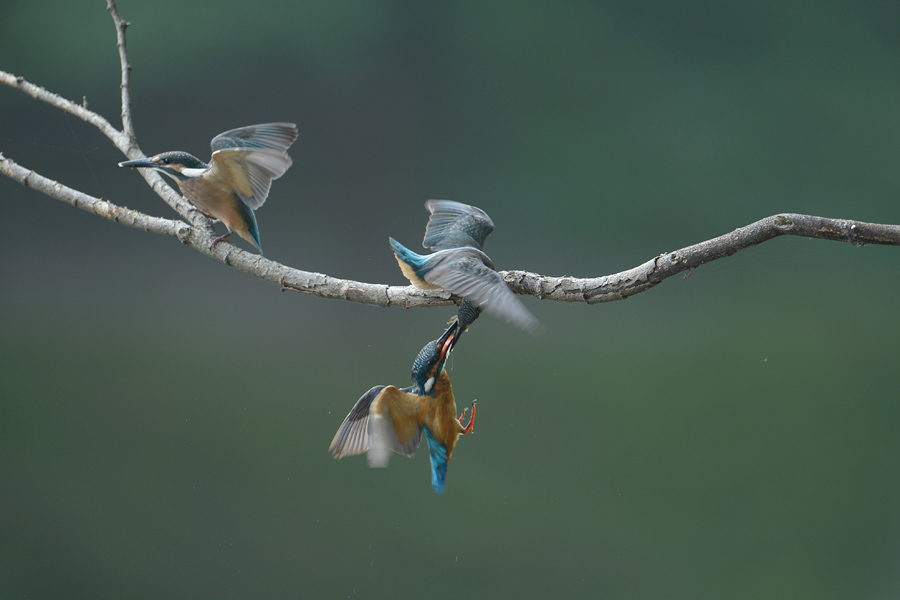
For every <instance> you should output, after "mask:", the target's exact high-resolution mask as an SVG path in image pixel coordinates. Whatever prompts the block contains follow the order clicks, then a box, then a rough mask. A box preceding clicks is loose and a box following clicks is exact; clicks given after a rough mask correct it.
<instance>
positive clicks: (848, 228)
mask: <svg viewBox="0 0 900 600" xmlns="http://www.w3.org/2000/svg"><path fill="white" fill-rule="evenodd" d="M107 8H108V10H109V12H110V14H111V15H112V18H113V22H114V24H115V26H116V37H117V45H118V48H119V60H120V62H121V67H122V84H121V87H122V126H123V131H118V130H117V129H116V128H115V127H113V126H112V125H111V124H110V123H109V122H108V121H107V120H106V119H104V118H103V117H102V116H100V115H98V114H97V113H94V112H92V111H90V110H88V109H87V108H86V107H85V106H82V105H78V104H75V103H74V102H71V101H70V100H67V99H65V98H63V97H61V96H59V95H57V94H54V93H52V92H49V91H47V90H46V89H44V88H42V87H40V86H38V85H35V84H32V83H29V82H28V81H26V80H25V79H24V78H23V77H17V76H14V75H12V74H11V73H7V72H5V71H0V83H4V84H6V85H8V86H10V87H13V88H16V89H19V90H21V91H23V92H25V93H26V94H28V95H30V96H32V97H33V98H35V99H37V100H41V101H43V102H47V103H49V104H51V105H53V106H56V107H57V108H60V109H62V110H64V111H66V112H68V113H70V114H72V115H75V116H76V117H78V118H79V119H82V120H83V121H85V122H86V123H90V124H91V125H93V126H95V127H97V129H99V130H100V131H101V132H102V133H103V134H104V135H105V136H106V137H107V138H109V139H110V140H111V141H112V143H113V144H114V145H115V146H116V147H117V148H118V149H119V150H121V151H122V153H123V154H125V155H126V156H127V157H128V158H130V159H134V158H143V157H144V154H143V153H142V152H141V150H140V148H139V147H138V144H137V140H136V136H135V133H134V125H133V122H132V119H131V96H130V73H131V66H130V63H129V60H128V51H127V47H126V44H125V29H126V28H127V27H128V23H127V22H126V21H124V20H123V19H122V18H121V16H120V15H119V11H118V8H117V7H116V3H115V1H114V0H107ZM0 173H2V174H4V175H6V176H7V177H9V178H11V179H13V180H14V181H18V182H19V183H21V184H22V185H24V186H26V187H30V188H33V189H35V190H37V191H39V192H41V193H43V194H45V195H47V196H50V197H51V198H55V199H57V200H60V201H62V202H66V203H67V204H71V205H72V206H75V207H77V208H80V209H82V210H86V211H89V212H92V213H94V214H96V215H98V216H101V217H103V218H105V219H108V220H110V221H115V222H117V223H122V224H124V225H127V226H129V227H134V228H136V229H141V230H143V231H147V232H150V233H157V234H160V235H167V236H172V237H176V238H178V239H179V240H180V241H181V242H182V243H183V244H185V245H188V246H191V247H192V248H194V249H195V250H197V251H199V252H201V253H203V254H205V255H207V256H209V257H211V258H215V259H217V260H219V261H221V262H223V263H225V264H227V265H229V266H231V267H234V268H236V269H239V270H241V271H244V272H245V273H249V274H250V275H253V276H254V277H258V278H260V279H263V280H265V281H269V282H272V283H275V284H278V285H279V286H281V288H282V289H283V290H291V291H296V292H300V293H303V294H310V295H314V296H320V297H322V298H333V299H338V300H349V301H351V302H360V303H363V304H374V305H377V306H403V307H405V308H413V307H420V306H445V305H448V304H452V303H454V301H455V300H458V299H456V298H454V297H453V296H452V295H451V294H450V293H449V292H446V291H442V290H437V291H434V290H429V291H425V290H420V289H418V288H415V287H412V286H406V287H402V286H389V285H384V284H375V283H363V282H359V281H352V280H348V279H339V278H335V277H330V276H329V275H324V274H321V273H313V272H308V271H301V270H299V269H294V268H291V267H288V266H286V265H283V264H281V263H277V262H275V261H272V260H269V259H266V258H263V257H262V256H259V255H257V254H252V253H250V252H247V251H245V250H242V249H240V248H238V247H237V246H232V245H231V244H227V243H219V244H213V240H214V237H215V233H214V230H213V228H212V225H211V223H210V221H209V220H208V219H206V218H204V217H202V216H200V215H199V213H196V212H191V205H190V204H189V203H188V202H187V201H185V200H184V199H183V198H182V197H181V196H180V195H179V194H178V193H176V192H175V191H174V190H173V189H172V188H171V187H170V186H169V185H167V184H166V183H165V182H164V181H163V179H162V176H160V175H159V174H158V173H156V172H155V171H153V170H150V169H146V170H141V175H143V177H144V179H146V180H147V183H148V184H149V185H150V188H151V189H152V190H153V191H154V192H156V194H157V195H158V196H159V197H160V198H162V199H163V200H164V201H165V202H166V203H167V204H169V206H171V207H172V208H173V209H174V210H175V211H176V212H178V213H179V214H180V215H181V216H182V217H183V218H184V219H185V220H186V221H188V222H189V223H190V224H189V223H186V222H184V221H178V220H170V219H163V218H160V217H154V216H151V215H147V214H145V213H142V212H139V211H136V210H132V209H129V208H124V207H121V206H118V205H116V204H113V203H112V202H109V201H106V200H102V199H100V198H94V197H92V196H89V195H87V194H84V193H83V192H80V191H78V190H75V189H72V188H69V187H67V186H65V185H62V184H61V183H58V182H56V181H53V180H51V179H48V178H46V177H43V176H41V175H39V174H37V173H35V172H34V171H31V170H29V169H27V168H25V167H22V166H20V165H18V164H16V163H15V162H14V161H13V160H11V159H9V158H7V157H5V156H3V154H2V153H0ZM782 235H797V236H803V237H809V238H817V239H825V240H834V241H843V242H850V243H851V244H854V245H866V244H884V245H893V246H900V225H880V224H877V223H864V222H861V221H850V220H845V219H828V218H825V217H815V216H809V215H800V214H792V213H784V214H779V215H774V216H771V217H767V218H765V219H762V220H760V221H757V222H755V223H751V224H750V225H747V226H745V227H741V228H739V229H735V230H734V231H732V232H731V233H727V234H725V235H722V236H719V237H717V238H713V239H711V240H707V241H705V242H700V243H699V244H694V245H692V246H688V247H686V248H682V249H680V250H675V251H673V252H666V253H663V254H660V255H659V256H656V257H655V258H652V259H650V260H648V261H646V262H645V263H643V264H641V265H639V266H637V267H634V268H633V269H629V270H627V271H622V272H621V273H615V274H612V275H606V276H603V277H595V278H576V277H548V276H544V275H538V274H537V273H530V272H527V271H500V274H501V275H502V276H503V278H504V279H505V281H506V282H507V284H508V285H509V286H510V288H511V289H512V290H513V291H514V292H516V293H517V294H522V295H526V296H536V297H538V298H541V299H543V300H557V301H562V302H586V303H588V304H595V303H598V302H610V301H613V300H622V299H624V298H628V297H629V296H633V295H634V294H637V293H640V292H643V291H645V290H648V289H650V288H652V287H654V286H655V285H657V284H658V283H659V282H661V281H663V280H664V279H667V278H668V277H672V276H673V275H677V274H678V273H681V272H683V271H686V270H688V269H693V268H696V267H699V266H700V265H703V264H706V263H708V262H711V261H713V260H716V259H719V258H724V257H727V256H731V255H732V254H734V253H735V252H738V251H740V250H743V249H744V248H749V247H750V246H755V245H756V244H761V243H763V242H765V241H767V240H771V239H772V238H776V237H779V236H782Z"/></svg>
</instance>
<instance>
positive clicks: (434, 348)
mask: <svg viewBox="0 0 900 600" xmlns="http://www.w3.org/2000/svg"><path fill="white" fill-rule="evenodd" d="M455 331H456V329H455V328H454V327H453V326H451V327H449V328H448V329H447V331H445V332H444V333H443V335H441V337H439V338H438V339H436V340H433V341H431V342H428V343H427V344H425V347H424V348H422V349H421V350H420V351H419V355H418V356H417V357H416V362H414V363H413V369H412V378H413V387H414V388H415V393H417V394H419V395H420V396H431V395H433V394H434V384H435V382H436V381H437V380H438V377H440V376H441V371H442V370H443V369H444V362H445V361H446V360H447V357H448V356H450V351H451V350H453V346H454V345H455V344H456V339H457V338H456V337H455V336H454V335H453V334H454V333H455Z"/></svg>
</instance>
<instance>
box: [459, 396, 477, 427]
mask: <svg viewBox="0 0 900 600" xmlns="http://www.w3.org/2000/svg"><path fill="white" fill-rule="evenodd" d="M466 410H468V409H466V408H464V409H463V411H462V414H461V415H459V424H460V425H462V422H463V418H464V417H465V416H466ZM473 427H475V400H472V414H471V415H470V416H469V424H468V425H465V426H463V434H466V433H472V429H473Z"/></svg>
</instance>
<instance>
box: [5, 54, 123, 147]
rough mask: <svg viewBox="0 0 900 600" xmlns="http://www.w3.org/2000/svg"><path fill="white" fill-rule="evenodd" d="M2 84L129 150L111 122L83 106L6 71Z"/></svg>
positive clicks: (119, 132)
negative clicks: (83, 124)
mask: <svg viewBox="0 0 900 600" xmlns="http://www.w3.org/2000/svg"><path fill="white" fill-rule="evenodd" d="M0 83H4V84H6V85H8V86H9V87H12V88H16V89H17V90H21V91H23V92H25V93H26V94H28V95H29V96H31V97H32V98H35V99H36V100H40V101H42V102H46V103H47V104H50V105H52V106H55V107H57V108H60V109H62V110H64V111H65V112H67V113H69V114H72V115H75V116H76V117H78V118H79V119H81V120H82V121H84V122H85V123H90V124H91V125H93V126H94V127H96V128H97V129H99V130H100V132H101V133H102V134H103V135H105V136H106V137H108V138H109V140H110V141H111V142H112V143H113V144H114V145H115V146H116V148H118V149H119V150H121V151H122V152H126V151H127V150H128V138H127V137H126V136H125V135H123V134H122V132H121V131H119V130H118V129H116V128H115V127H113V126H112V124H111V123H110V122H109V121H107V120H106V119H104V118H103V117H101V116H100V115H98V114H97V113H95V112H93V111H91V110H88V109H87V108H85V107H84V106H82V105H81V104H75V103H74V102H72V101H71V100H67V99H65V98H63V97H62V96H60V95H58V94H54V93H53V92H50V91H47V90H46V89H44V88H42V87H41V86H39V85H35V84H33V83H29V82H28V81H26V80H25V78H24V77H19V76H16V75H13V74H12V73H8V72H6V71H0Z"/></svg>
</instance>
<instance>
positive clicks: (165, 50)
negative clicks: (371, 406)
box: [0, 0, 900, 600]
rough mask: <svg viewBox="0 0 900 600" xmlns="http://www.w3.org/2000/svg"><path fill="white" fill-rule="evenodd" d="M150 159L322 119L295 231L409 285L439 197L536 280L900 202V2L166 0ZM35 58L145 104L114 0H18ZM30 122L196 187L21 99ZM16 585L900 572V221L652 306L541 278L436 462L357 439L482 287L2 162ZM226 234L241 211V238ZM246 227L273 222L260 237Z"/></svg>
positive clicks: (897, 577)
mask: <svg viewBox="0 0 900 600" xmlns="http://www.w3.org/2000/svg"><path fill="white" fill-rule="evenodd" d="M120 10H121V12H122V15H123V17H124V18H125V19H127V20H128V21H131V23H132V26H131V27H130V28H129V29H128V41H129V47H130V51H131V60H132V65H133V94H134V119H135V123H136V127H137V132H138V136H139V139H140V142H141V146H142V148H143V149H144V151H145V152H147V153H148V154H153V153H156V152H161V151H163V150H175V149H181V150H186V151H189V152H192V153H195V154H197V155H198V156H200V157H201V158H204V159H205V158H207V157H208V156H209V154H208V143H209V140H210V139H211V138H212V137H213V136H214V135H216V134H217V133H219V132H221V131H224V130H226V129H230V128H233V127H238V126H242V125H248V124H252V123H257V122H264V121H280V120H288V121H295V122H297V124H298V126H299V129H300V132H301V133H300V139H299V140H298V142H297V143H296V144H295V145H294V147H293V148H292V150H291V155H292V156H293V158H294V166H293V167H292V168H291V170H290V171H288V173H287V174H286V175H285V176H284V177H283V178H282V179H281V180H279V181H277V182H276V183H275V184H274V186H273V189H272V194H271V196H270V199H269V202H268V203H267V204H266V205H265V206H264V207H263V208H262V209H261V210H260V211H259V212H258V219H259V223H260V229H261V232H262V242H263V246H264V248H265V249H266V256H267V257H269V258H272V259H274V260H277V261H280V262H283V263H286V264H288V265H291V266H294V267H297V268H300V269H305V270H310V271H319V272H323V273H328V274H330V275H333V276H337V277H345V278H351V279H357V280H362V281H368V282H380V283H390V284H396V285H401V284H404V283H405V280H404V279H403V278H402V276H401V274H400V272H399V270H398V269H397V266H396V263H395V261H394V259H393V257H392V255H391V253H390V250H389V247H388V244H387V237H388V236H389V235H390V236H394V237H396V238H397V239H399V240H401V241H402V242H403V243H405V244H407V245H409V246H410V247H415V246H417V245H418V244H419V243H420V240H421V237H422V233H423V231H424V225H425V221H426V217H427V213H426V211H425V210H424V208H423V206H422V203H423V201H424V200H426V199H427V198H451V199H455V200H459V201H463V202H467V203H471V204H475V205H478V206H481V207H482V208H484V209H485V210H486V211H487V212H488V213H489V214H490V215H491V217H492V218H493V220H494V221H495V223H496V225H497V229H496V231H495V233H494V234H493V236H492V237H491V238H490V240H489V241H488V248H487V250H488V252H489V253H490V255H491V257H492V258H493V259H494V262H495V263H496V264H497V265H498V267H499V268H501V269H527V270H532V271H537V272H540V273H545V274H548V275H579V276H599V275H604V274H609V273H613V272H616V271H619V270H622V269H626V268H630V267H632V266H635V265H637V264H639V263H641V262H643V261H645V260H647V259H649V258H651V257H652V256H654V255H656V254H659V253H661V252H663V251H667V250H673V249H676V248H680V247H683V246H686V245H689V244H692V243H696V242H699V241H701V240H704V239H708V238H711V237H714V236H716V235H719V234H722V233H725V232H727V231H730V230H732V229H734V228H736V227H739V226H742V225H745V224H747V223H750V222H752V221H755V220H757V219H759V218H762V217H765V216H768V215H771V214H774V213H777V212H782V211H794V212H803V213H809V214H815V215H821V216H828V217H845V218H854V219H860V220H867V221H875V222H885V223H898V222H900V206H898V202H897V190H898V188H900V176H898V169H897V163H898V158H900V147H898V140H900V109H898V100H900V5H898V4H897V3H895V2H885V1H871V2H858V1H854V2H850V1H847V2H837V1H831V2H819V3H815V4H811V3H804V2H784V1H779V2H774V1H772V2H755V3H752V4H751V3H718V2H697V3H691V4H689V5H684V4H676V3H668V2H661V1H659V2H625V1H610V2H522V1H519V2H491V3H483V2H437V3H420V2H411V1H406V2H403V1H394V2H382V3H371V2H305V1H300V2H297V1H293V0H291V1H276V0H272V1H270V2H265V3H263V2H254V3H247V2H235V1H219V2H208V3H203V2H191V3H185V2H174V1H157V2H137V1H133V0H130V1H126V0H123V1H122V2H121V3H120ZM2 13H3V14H2V18H0V68H2V69H5V70H8V71H11V72H13V73H15V74H17V75H23V76H25V77H27V78H28V79H29V80H31V81H32V82H34V83H37V84H40V85H43V86H46V87H47V88H49V89H51V90H53V91H55V92H58V93H61V94H62V95H64V96H67V97H69V98H73V99H77V100H80V99H81V98H82V97H86V98H87V101H88V102H89V104H90V107H91V108H92V109H94V110H97V111H99V112H101V113H102V114H104V115H105V116H106V117H107V118H109V119H110V120H111V121H112V122H113V123H116V124H118V123H119V118H118V114H119V88H118V84H119V67H118V62H117V61H118V57H117V53H116V46H115V32H114V29H113V26H112V23H111V19H110V18H109V15H108V14H107V12H106V11H105V9H104V2H102V0H94V1H91V2H85V1H82V2H71V1H68V0H53V1H46V2H25V1H23V0H19V1H15V0H14V1H12V2H9V1H8V2H6V3H5V5H4V7H3V9H2ZM0 151H2V152H3V153H4V154H5V155H6V156H8V157H9V158H12V159H14V160H15V161H17V162H19V163H20V164H22V165H24V166H26V167H29V168H33V169H35V170H38V171H39V172H41V173H43V174H45V175H47V176H49V177H51V178H54V179H58V180H59V181H61V182H63V183H65V184H67V185H70V186H73V187H76V188H79V189H82V190H84V191H86V192H88V193H90V194H92V195H95V196H102V197H104V198H108V199H110V200H112V201H113V202H116V203H119V204H122V205H126V206H129V207H132V208H135V209H138V210H141V211H145V212H147V213H150V214H154V215H159V216H164V217H170V218H174V217H175V216H176V215H175V213H174V212H173V211H172V210H171V209H169V208H168V207H167V206H166V205H165V204H164V203H163V202H162V201H161V200H159V199H158V198H157V197H156V196H154V195H153V194H152V192H151V191H150V190H149V189H148V188H147V187H146V186H145V185H144V182H143V180H142V179H141V178H140V177H139V176H138V175H137V174H136V173H134V172H129V171H126V170H124V169H119V168H118V167H117V166H116V163H117V162H118V161H120V160H122V156H121V155H120V154H119V153H118V152H117V151H116V150H115V149H114V148H113V147H112V146H111V145H110V144H109V143H108V142H107V141H106V140H105V138H103V137H102V136H100V135H99V134H98V133H97V132H96V131H95V130H93V129H92V128H91V127H89V126H87V125H85V124H84V123H81V122H80V121H78V120H77V119H75V118H73V117H70V116H67V115H65V114H63V113H61V112H60V111H58V110H56V109H53V108H51V107H49V106H47V105H44V104H41V103H38V102H36V101H34V100H32V99H30V98H28V97H27V96H25V95H24V94H22V93H21V92H18V91H16V90H13V89H9V88H5V87H4V88H0ZM0 199H2V208H3V211H4V218H3V219H2V221H0V248H2V253H0V269H2V270H0V309H2V315H3V316H2V321H0V324H2V333H0V397H2V404H0V597H3V598H63V597H65V598H92V599H104V598H116V599H120V598H222V599H230V598H242V599H245V598H356V597H360V598H404V597H412V596H421V597H426V598H459V597H470V598H498V597H533V598H546V597H563V598H565V597H599V598H692V599H696V598H711V599H712V598H791V599H796V598H816V599H818V600H821V599H829V598H851V597H852V598H896V597H897V596H898V594H900V570H898V567H897V565H898V563H900V511H898V506H900V481H898V472H900V435H898V430H900V403H898V397H897V396H898V391H897V375H896V371H897V340H898V335H900V320H898V316H897V308H896V298H897V296H898V294H900V277H898V275H900V271H898V268H897V265H898V259H900V250H898V249H897V248H886V247H864V248H857V247H853V246H851V245H848V244H838V243H834V242H825V241H817V240H807V239H800V238H790V239H778V240H773V241H771V242H768V243H766V244H764V245H762V246H760V247H757V248H753V249H750V250H747V251H745V252H742V253H740V254H739V255H736V256H734V257H731V258H729V259H726V260H722V261H718V262H716V263H713V264H711V265H708V266H705V267H703V268H702V269H699V270H697V271H695V272H694V273H693V274H692V276H691V277H690V278H687V279H684V278H681V277H678V278H673V279H671V280H667V281H665V282H664V283H663V284H661V285H660V286H659V287H657V288H655V289H653V290H651V291H649V292H647V293H643V294H640V295H638V296H636V297H633V298H632V299H629V300H628V301H627V302H614V303H610V304H603V305H597V306H590V307H588V306H583V305H571V306H570V305H566V304H560V303H553V302H549V301H547V302H540V301H538V300H536V299H533V298H525V299H523V301H524V302H525V304H526V305H527V307H528V308H529V309H531V310H532V311H533V312H534V313H535V314H536V315H537V316H538V317H539V318H540V320H541V322H542V325H543V326H544V327H545V328H546V331H545V332H544V334H543V335H542V336H540V337H538V338H532V337H530V336H529V335H528V334H526V333H523V332H522V331H519V330H517V329H515V328H513V327H510V326H509V325H507V324H505V323H502V322H500V321H498V320H496V319H492V318H489V317H485V318H482V319H481V320H479V321H478V323H476V324H475V325H474V326H473V327H472V329H471V331H470V332H469V334H468V335H467V336H465V337H464V338H463V340H462V342H461V343H460V345H459V346H458V347H457V349H456V352H455V353H454V355H453V358H452V360H451V361H450V362H449V364H448V367H449V369H450V370H451V376H452V378H453V382H454V387H455V391H456V395H457V399H458V402H459V403H460V405H461V406H462V405H464V404H468V402H469V401H470V400H471V399H472V398H477V399H478V401H479V405H478V406H479V412H478V423H477V426H476V430H475V431H476V433H475V435H472V436H466V437H464V438H462V439H461V440H460V444H459V445H458V446H457V450H456V452H455V454H454V457H453V461H452V462H451V464H450V469H449V473H448V482H447V491H446V493H444V494H443V495H440V496H438V495H435V494H434V493H433V492H432V491H431V488H430V485H429V483H430V478H429V467H428V458H427V453H426V452H424V451H420V452H419V454H418V455H417V456H416V457H415V458H414V459H412V460H406V459H404V458H402V457H395V459H394V460H392V462H391V465H390V467H389V468H387V469H383V470H370V469H368V468H367V466H366V460H365V458H364V457H355V458H350V459H345V460H342V461H340V462H337V461H334V460H333V459H332V458H331V455H330V454H329V452H328V450H327V449H328V444H329V442H330V440H331V437H332V436H333V434H334V432H335V431H336V429H337V427H338V425H339V424H340V422H341V420H342V419H343V417H344V415H345V414H346V413H347V411H348V410H349V409H350V407H351V406H352V405H353V403H354V402H355V401H356V400H357V398H359V396H360V395H361V394H362V393H363V392H365V391H366V390H367V389H369V387H371V386H373V385H375V384H379V383H393V384H397V385H406V384H407V383H408V381H409V370H410V367H411V364H412V360H413V358H414V357H415V355H416V353H417V352H418V350H419V348H421V346H423V345H424V344H425V343H426V342H427V341H428V340H430V339H433V338H434V337H436V336H437V335H438V333H439V332H440V331H441V330H442V328H443V324H444V323H445V322H446V321H447V319H449V318H450V316H451V315H452V314H453V312H454V311H453V309H451V308H440V309H428V310H410V311H404V310H401V309H381V308H376V307H372V306H361V305H355V304H351V303H345V302H335V301H328V300H322V299H319V298H313V297H306V296H301V295H297V294H290V293H281V292H280V291H279V290H278V288H277V287H275V286H273V285H271V284H268V283H263V282H261V281H259V280H256V279H254V278H252V277H250V276H248V275H245V274H243V273H240V272H237V271H235V270H232V269H229V268H227V267H225V266H223V265H221V264H219V263H216V262H214V261H211V260H209V259H207V258H204V257H203V256H201V255H199V254H198V253H196V252H194V251H192V250H190V249H188V248H186V247H183V246H181V245H180V244H178V243H177V242H176V241H174V240H173V239H168V238H162V237H156V236H152V235H148V234H144V233H141V232H138V231H135V230H132V229H128V228H126V227H122V226H119V225H115V224H113V223H109V222H107V221H103V220H101V219H99V218H97V217H95V216H92V215H89V214H87V213H84V212H82V211H79V210H76V209H74V208H72V207H70V206H67V205H64V204H62V203H60V202H57V201H55V200H52V199H49V198H47V197H45V196H42V195H40V194H38V193H36V192H33V191H31V190H28V189H25V188H23V187H21V186H19V185H18V184H15V183H13V182H11V181H10V180H8V179H5V178H0ZM219 228H220V230H221V226H219ZM237 243H239V244H241V245H242V247H245V248H246V244H243V242H240V241H239V242H237Z"/></svg>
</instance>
